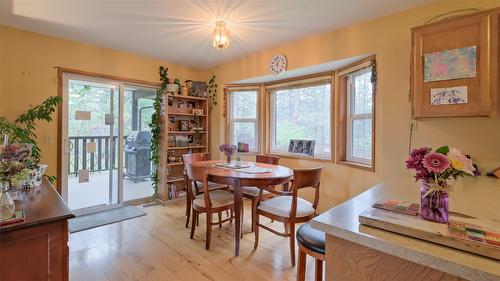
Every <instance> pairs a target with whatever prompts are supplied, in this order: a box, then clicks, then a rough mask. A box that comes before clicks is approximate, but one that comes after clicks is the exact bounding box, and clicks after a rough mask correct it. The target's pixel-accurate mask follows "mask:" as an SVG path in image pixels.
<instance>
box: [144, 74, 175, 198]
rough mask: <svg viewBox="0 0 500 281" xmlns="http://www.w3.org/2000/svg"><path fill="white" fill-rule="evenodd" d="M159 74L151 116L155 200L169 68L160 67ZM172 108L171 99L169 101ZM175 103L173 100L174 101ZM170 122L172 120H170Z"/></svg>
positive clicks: (152, 182) (152, 183)
mask: <svg viewBox="0 0 500 281" xmlns="http://www.w3.org/2000/svg"><path fill="white" fill-rule="evenodd" d="M158 73H159V74H160V80H161V87H160V88H159V89H158V90H157V91H156V96H155V99H154V101H153V108H154V111H153V114H152V115H151V122H150V123H149V127H150V128H151V147H150V148H151V164H152V167H153V170H152V172H151V185H152V187H153V190H154V193H153V198H157V197H158V165H159V164H160V139H161V134H162V132H161V131H162V129H161V112H162V110H161V109H162V106H163V104H164V103H163V98H164V93H165V90H166V88H167V83H168V68H166V67H163V66H160V68H159V70H158ZM168 103H169V106H170V98H169V99H168ZM172 103H173V100H172ZM169 121H170V118H169Z"/></svg>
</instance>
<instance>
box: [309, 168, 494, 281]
mask: <svg viewBox="0 0 500 281" xmlns="http://www.w3.org/2000/svg"><path fill="white" fill-rule="evenodd" d="M454 189H455V192H454V193H453V194H452V195H451V196H450V211H453V212H458V213H461V214H466V215H469V216H473V217H477V218H481V219H489V220H493V221H497V222H498V221H500V203H499V198H500V180H498V179H493V178H489V177H485V176H481V177H477V178H472V177H467V178H464V179H462V180H460V181H459V182H458V183H457V184H456V185H455V186H454ZM388 199H395V200H399V201H408V202H419V184H418V183H415V182H414V180H413V178H412V177H410V176H408V175H402V176H397V177H393V178H389V179H387V180H385V181H383V182H382V183H380V184H378V185H377V186H375V187H373V188H371V189H369V190H367V191H365V192H363V193H361V194H360V195H358V196H356V197H354V198H352V199H350V200H348V201H346V202H344V203H342V204H340V205H338V206H336V207H335V208H333V209H330V210H328V211H326V212H325V213H323V214H321V215H319V216H318V217H316V218H315V219H313V220H312V221H311V225H312V226H313V227H314V228H316V229H319V230H321V231H324V232H325V233H326V236H327V244H326V248H327V249H326V251H327V254H326V256H327V262H326V264H327V269H326V271H327V273H326V276H327V280H390V279H392V278H395V279H392V280H402V279H403V278H406V279H405V280H464V279H465V280H475V281H478V280H500V261H498V260H495V259H491V258H487V257H483V256H479V255H475V254H472V253H468V252H465V251H461V250H457V249H454V248H450V247H446V246H442V245H439V244H435V243H431V242H427V241H424V240H420V239H416V238H412V237H409V236H404V235H400V234H397V233H394V232H389V231H385V230H382V229H377V228H374V227H370V226H365V225H361V224H359V218H358V216H359V214H360V213H362V212H363V211H365V210H367V209H368V208H370V206H371V205H372V204H373V203H375V202H377V201H380V200H388ZM343 244H345V245H343ZM347 249H349V250H347ZM344 250H345V252H342V251H344ZM358 250H359V251H358ZM350 255H351V256H350ZM329 257H330V258H329ZM368 259H369V260H370V261H367V260H368ZM353 262H355V264H354V263H353ZM430 278H436V279H430Z"/></svg>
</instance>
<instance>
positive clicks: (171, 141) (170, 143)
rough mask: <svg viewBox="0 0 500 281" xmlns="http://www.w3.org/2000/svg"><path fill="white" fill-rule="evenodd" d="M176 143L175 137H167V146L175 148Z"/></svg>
mask: <svg viewBox="0 0 500 281" xmlns="http://www.w3.org/2000/svg"><path fill="white" fill-rule="evenodd" d="M175 144H176V141H175V136H168V146H169V147H175Z"/></svg>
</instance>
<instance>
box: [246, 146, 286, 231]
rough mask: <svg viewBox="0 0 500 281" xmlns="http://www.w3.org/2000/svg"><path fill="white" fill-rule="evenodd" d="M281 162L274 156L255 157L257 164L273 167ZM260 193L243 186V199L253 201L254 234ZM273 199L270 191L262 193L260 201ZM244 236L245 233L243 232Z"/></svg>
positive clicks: (251, 187)
mask: <svg viewBox="0 0 500 281" xmlns="http://www.w3.org/2000/svg"><path fill="white" fill-rule="evenodd" d="M279 161H280V158H279V157H278V156H273V155H256V156H255V162H257V163H265V164H272V165H278V162H279ZM259 192H260V188H258V187H256V186H242V193H243V197H245V198H247V199H250V200H251V201H252V232H253V231H254V227H253V222H254V221H255V214H256V212H255V210H256V208H257V203H258V202H259V200H258V199H259ZM271 197H273V194H271V193H269V192H268V191H264V192H263V193H262V196H261V197H260V200H266V199H269V198H271ZM241 217H242V220H243V214H242V216H241ZM241 233H242V234H243V231H242V232H241Z"/></svg>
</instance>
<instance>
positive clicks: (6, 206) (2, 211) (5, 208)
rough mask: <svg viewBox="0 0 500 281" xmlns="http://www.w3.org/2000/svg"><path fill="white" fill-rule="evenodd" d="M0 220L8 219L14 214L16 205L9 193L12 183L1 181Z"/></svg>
mask: <svg viewBox="0 0 500 281" xmlns="http://www.w3.org/2000/svg"><path fill="white" fill-rule="evenodd" d="M0 189H1V190H0V220H8V219H10V218H12V217H13V216H14V212H15V211H16V205H15V204H14V200H13V199H12V197H11V196H10V194H9V190H10V183H8V182H1V183H0Z"/></svg>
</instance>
